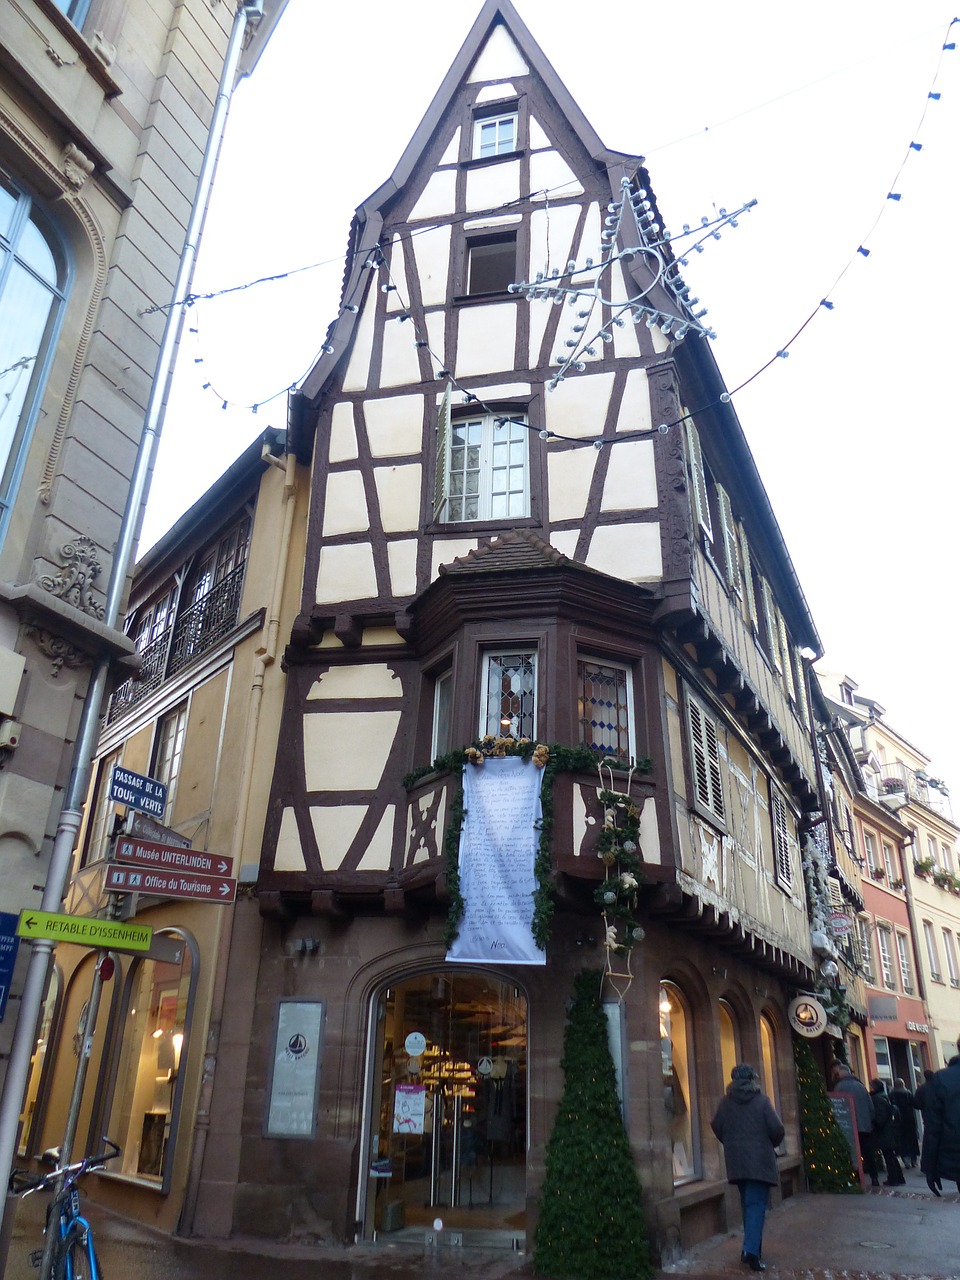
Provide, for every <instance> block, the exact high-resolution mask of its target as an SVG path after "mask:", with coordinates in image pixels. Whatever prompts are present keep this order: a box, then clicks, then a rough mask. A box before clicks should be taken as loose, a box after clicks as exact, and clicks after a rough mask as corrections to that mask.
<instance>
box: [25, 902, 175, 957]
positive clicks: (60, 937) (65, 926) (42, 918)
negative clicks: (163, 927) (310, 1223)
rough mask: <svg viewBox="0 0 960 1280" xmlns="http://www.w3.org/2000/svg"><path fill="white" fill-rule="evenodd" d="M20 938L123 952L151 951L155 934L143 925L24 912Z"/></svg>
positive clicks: (41, 912) (87, 917)
mask: <svg viewBox="0 0 960 1280" xmlns="http://www.w3.org/2000/svg"><path fill="white" fill-rule="evenodd" d="M17 937H19V938H49V939H51V941H53V942H75V943H76V944H77V945H78V946H81V947H116V948H117V949H118V950H121V951H149V950H150V942H151V939H152V938H153V930H152V929H151V928H149V927H148V926H147V925H143V924H126V923H124V922H122V921H120V920H97V919H96V917H94V916H68V915H65V914H61V913H60V912H57V911H21V912H20V922H19V923H18V925H17Z"/></svg>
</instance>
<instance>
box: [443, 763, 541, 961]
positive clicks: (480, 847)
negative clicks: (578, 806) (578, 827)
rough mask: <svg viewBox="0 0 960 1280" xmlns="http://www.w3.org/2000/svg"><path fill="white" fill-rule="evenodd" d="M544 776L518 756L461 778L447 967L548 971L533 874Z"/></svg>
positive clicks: (471, 767)
mask: <svg viewBox="0 0 960 1280" xmlns="http://www.w3.org/2000/svg"><path fill="white" fill-rule="evenodd" d="M542 778H543V771H542V770H541V769H538V768H537V766H536V765H535V764H534V763H533V762H532V761H527V760H521V759H520V758H519V757H518V756H504V757H502V758H501V757H493V758H489V757H488V758H487V759H485V760H484V762H483V764H482V765H473V764H468V765H465V766H464V770H463V809H464V818H463V826H462V827H461V829H460V892H461V894H462V896H463V900H464V910H463V918H462V920H461V921H460V932H459V933H458V935H457V937H456V939H455V940H454V942H453V945H452V946H451V948H450V950H449V952H448V953H447V959H448V960H459V961H463V962H467V963H470V964H478V963H479V964H490V963H494V964H546V960H547V957H546V952H544V951H541V949H540V948H539V947H538V946H537V944H536V942H535V941H534V939H533V895H534V893H535V891H536V888H537V878H536V872H535V869H534V866H535V862H536V857H537V846H538V841H539V825H538V824H539V822H540V817H541V808H540V783H541V780H542Z"/></svg>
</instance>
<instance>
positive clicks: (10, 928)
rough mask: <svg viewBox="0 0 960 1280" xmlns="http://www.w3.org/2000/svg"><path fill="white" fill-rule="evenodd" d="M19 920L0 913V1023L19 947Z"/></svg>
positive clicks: (15, 916)
mask: <svg viewBox="0 0 960 1280" xmlns="http://www.w3.org/2000/svg"><path fill="white" fill-rule="evenodd" d="M19 919H20V917H19V916H17V915H13V914H11V913H10V912H9V911H0V1022H2V1021H3V1015H4V1013H5V1011H6V1008H7V997H8V996H9V994H10V983H11V981H12V979H13V966H14V965H15V964H16V962H17V948H18V947H19V946H20V939H19V938H18V937H17V921H18V920H19Z"/></svg>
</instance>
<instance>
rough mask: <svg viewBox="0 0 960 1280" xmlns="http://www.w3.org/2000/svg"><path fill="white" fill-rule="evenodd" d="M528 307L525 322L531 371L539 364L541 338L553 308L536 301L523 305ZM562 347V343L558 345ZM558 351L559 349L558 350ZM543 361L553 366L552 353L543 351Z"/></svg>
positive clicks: (545, 303) (548, 304) (541, 345)
mask: <svg viewBox="0 0 960 1280" xmlns="http://www.w3.org/2000/svg"><path fill="white" fill-rule="evenodd" d="M524 305H525V306H528V307H529V310H528V312H527V322H528V324H529V325H530V349H529V354H528V356H527V360H528V363H529V365H530V368H531V369H535V368H536V367H537V366H538V365H539V364H540V351H541V349H542V347H543V336H544V334H545V333H546V331H547V324H548V323H549V321H550V316H551V315H552V314H553V307H552V306H551V304H550V303H549V302H544V301H542V300H540V299H538V300H537V301H536V302H530V303H525V304H524ZM560 345H561V346H562V345H563V344H562V343H561V344H560ZM558 351H559V348H558ZM543 354H544V357H545V361H546V363H547V364H553V363H554V360H553V356H554V352H553V351H545V352H544V353H543Z"/></svg>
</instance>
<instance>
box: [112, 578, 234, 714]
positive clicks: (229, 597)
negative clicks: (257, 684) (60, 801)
mask: <svg viewBox="0 0 960 1280" xmlns="http://www.w3.org/2000/svg"><path fill="white" fill-rule="evenodd" d="M245 568H246V565H245V564H244V565H240V567H239V568H238V569H234V571H233V573H229V574H227V576H226V577H225V578H223V579H221V581H220V582H218V583H217V585H216V586H215V587H213V588H212V589H211V590H210V591H208V592H207V593H206V595H204V596H201V598H200V599H199V600H197V601H196V602H195V603H194V604H192V605H191V606H190V607H189V609H185V610H184V611H183V613H180V614H178V615H177V618H176V621H175V622H174V625H173V631H172V634H171V632H170V631H165V632H164V634H163V635H162V636H158V637H157V639H156V640H153V641H151V642H150V644H148V645H147V647H146V648H145V649H143V650H142V651H141V653H140V672H139V674H138V675H136V676H131V677H130V679H129V680H125V681H124V682H123V684H122V685H120V686H119V687H118V688H117V689H116V690H115V691H114V694H113V697H112V698H111V699H110V710H109V712H108V713H107V723H108V724H112V723H113V722H114V721H115V720H118V719H119V718H120V716H122V715H123V714H124V713H125V712H126V711H129V710H130V708H131V707H135V706H136V705H137V703H139V702H142V701H143V700H144V698H146V697H147V696H148V695H149V694H151V693H152V692H153V691H154V690H155V689H157V688H159V686H160V685H161V684H162V683H163V681H164V680H167V679H169V678H170V676H172V675H176V673H177V672H178V671H182V670H183V668H184V667H185V666H187V665H188V664H189V663H190V662H192V661H193V659H194V658H199V657H200V656H201V654H204V653H206V652H207V650H208V649H211V648H212V647H213V646H214V645H215V644H216V643H217V641H218V640H222V639H223V637H224V636H225V635H226V634H227V633H228V632H229V631H231V630H232V629H233V627H235V626H236V624H237V619H238V618H239V616H240V597H241V595H242V593H243V575H244V570H245Z"/></svg>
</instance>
